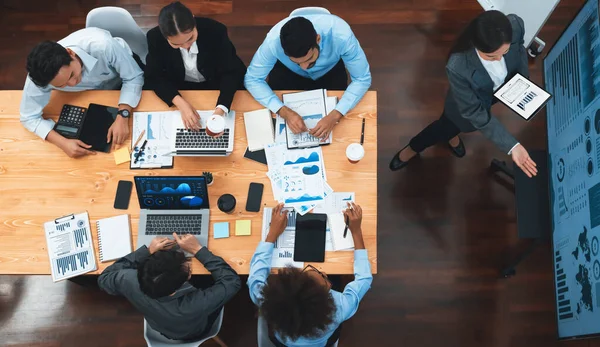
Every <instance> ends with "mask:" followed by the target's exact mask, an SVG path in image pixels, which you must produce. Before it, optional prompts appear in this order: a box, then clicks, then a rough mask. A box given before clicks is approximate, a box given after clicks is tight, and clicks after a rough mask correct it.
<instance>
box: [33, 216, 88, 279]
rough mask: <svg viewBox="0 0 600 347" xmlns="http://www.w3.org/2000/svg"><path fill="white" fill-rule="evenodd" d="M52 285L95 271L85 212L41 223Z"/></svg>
mask: <svg viewBox="0 0 600 347" xmlns="http://www.w3.org/2000/svg"><path fill="white" fill-rule="evenodd" d="M44 231H45V233H46V243H47V245H48V247H47V248H48V257H49V258H50V268H51V270H52V280H53V281H54V282H57V281H61V280H64V279H67V278H71V277H75V276H78V275H82V274H84V273H87V272H90V271H94V270H96V269H97V266H96V257H95V255H94V245H93V243H92V233H91V229H90V219H89V216H88V214H87V212H83V213H79V214H72V215H68V216H64V217H60V218H57V219H55V220H52V221H49V222H46V223H44Z"/></svg>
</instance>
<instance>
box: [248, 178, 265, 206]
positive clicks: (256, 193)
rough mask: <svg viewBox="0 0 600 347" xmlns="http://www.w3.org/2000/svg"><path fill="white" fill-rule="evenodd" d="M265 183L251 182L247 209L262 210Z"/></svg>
mask: <svg viewBox="0 0 600 347" xmlns="http://www.w3.org/2000/svg"><path fill="white" fill-rule="evenodd" d="M264 188H265V185H264V184H262V183H254V182H253V183H250V188H248V199H247V200H246V211H248V212H258V211H260V203H261V202H262V194H263V189H264Z"/></svg>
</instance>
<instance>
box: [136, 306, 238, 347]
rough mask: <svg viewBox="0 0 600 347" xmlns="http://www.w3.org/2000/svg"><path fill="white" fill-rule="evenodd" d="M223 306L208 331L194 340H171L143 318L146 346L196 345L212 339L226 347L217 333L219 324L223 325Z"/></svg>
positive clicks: (187, 346)
mask: <svg viewBox="0 0 600 347" xmlns="http://www.w3.org/2000/svg"><path fill="white" fill-rule="evenodd" d="M224 311H225V308H222V309H221V313H219V317H217V319H216V320H215V322H214V323H213V325H212V327H211V329H210V331H209V332H208V334H207V336H206V337H204V338H202V339H200V340H198V341H194V342H183V341H179V340H171V339H168V338H166V337H165V336H163V335H162V334H161V333H159V332H158V331H156V330H154V329H152V327H151V326H150V325H149V324H148V322H147V321H146V320H145V319H144V339H145V340H146V343H147V344H148V347H170V346H179V347H198V346H200V345H201V344H203V343H204V342H206V341H208V340H210V339H213V340H215V342H216V343H218V344H219V346H221V347H227V345H226V344H225V343H224V342H223V340H221V339H220V338H219V337H218V336H217V334H218V333H219V331H220V330H221V325H223V312H224Z"/></svg>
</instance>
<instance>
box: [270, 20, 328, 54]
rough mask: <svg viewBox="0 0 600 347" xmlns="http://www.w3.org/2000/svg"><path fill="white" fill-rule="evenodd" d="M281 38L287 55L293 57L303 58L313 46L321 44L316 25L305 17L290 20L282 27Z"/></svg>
mask: <svg viewBox="0 0 600 347" xmlns="http://www.w3.org/2000/svg"><path fill="white" fill-rule="evenodd" d="M279 40H280V41H281V47H282V48H283V52H284V53H285V55H287V56H288V57H292V58H302V57H304V56H305V55H307V54H308V51H310V50H311V48H315V47H318V46H319V45H318V44H317V32H316V31H315V27H314V26H313V24H312V23H311V22H310V21H309V20H308V19H306V18H304V17H294V18H292V19H290V20H288V21H287V23H285V24H284V25H283V27H282V28H281V31H280V33H279Z"/></svg>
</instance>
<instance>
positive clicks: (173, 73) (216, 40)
mask: <svg viewBox="0 0 600 347" xmlns="http://www.w3.org/2000/svg"><path fill="white" fill-rule="evenodd" d="M196 28H197V29H198V39H197V40H196V44H197V45H198V61H197V64H198V71H200V73H201V74H202V76H204V78H206V82H208V83H210V85H214V86H215V89H216V88H217V87H218V88H219V90H220V91H221V93H220V94H219V99H218V100H217V105H223V106H225V107H227V108H231V101H232V100H233V96H234V94H235V92H236V90H238V89H243V86H244V75H245V74H246V65H244V63H243V62H242V60H241V59H240V58H239V57H238V56H237V55H236V52H235V47H234V46H233V44H232V43H231V41H230V40H229V37H228V36H227V28H226V27H225V25H223V24H221V23H219V22H217V21H215V20H212V19H209V18H201V17H196ZM146 37H147V39H148V56H147V57H146V69H145V71H144V75H145V88H146V89H152V90H154V92H155V93H156V95H158V97H159V98H161V99H162V100H163V101H164V102H165V103H166V104H167V105H169V106H173V101H172V100H173V98H174V97H175V96H177V95H180V94H179V92H178V89H182V88H183V85H184V82H185V81H184V79H185V67H184V65H183V58H182V57H181V52H180V51H179V49H178V48H173V47H171V45H169V42H168V41H167V39H166V38H165V37H163V35H162V33H161V32H160V29H159V28H158V27H156V28H153V29H151V30H150V31H148V34H146Z"/></svg>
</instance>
